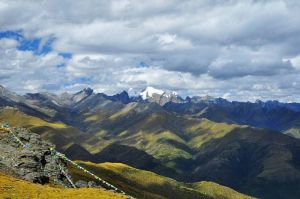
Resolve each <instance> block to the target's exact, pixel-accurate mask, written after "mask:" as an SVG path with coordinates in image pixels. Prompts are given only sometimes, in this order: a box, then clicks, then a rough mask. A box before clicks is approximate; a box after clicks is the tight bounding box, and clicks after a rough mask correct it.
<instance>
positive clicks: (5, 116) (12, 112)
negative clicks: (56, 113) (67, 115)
mask: <svg viewBox="0 0 300 199" xmlns="http://www.w3.org/2000/svg"><path fill="white" fill-rule="evenodd" d="M0 121H1V122H6V123H8V124H9V125H10V126H14V127H31V126H46V127H50V128H55V129H64V128H68V127H67V126H66V125H65V124H63V123H61V122H56V123H49V122H47V121H45V120H42V119H40V118H37V117H32V116H29V115H26V114H24V113H22V112H20V111H18V110H17V109H13V108H4V109H2V110H1V111H0Z"/></svg>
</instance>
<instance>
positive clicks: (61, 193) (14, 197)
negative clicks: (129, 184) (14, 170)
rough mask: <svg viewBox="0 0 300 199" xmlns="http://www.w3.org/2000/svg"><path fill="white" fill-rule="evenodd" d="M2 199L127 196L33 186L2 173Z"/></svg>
mask: <svg viewBox="0 0 300 199" xmlns="http://www.w3.org/2000/svg"><path fill="white" fill-rule="evenodd" d="M0 198H10V199H49V198H53V199H62V198H64V199H77V198H78V199H96V198H99V199H122V198H123V199H125V198H126V196H124V195H121V194H117V193H112V192H109V191H106V190H103V189H95V188H80V189H66V188H58V187H50V186H48V185H44V186H43V185H40V184H33V183H30V182H27V181H23V180H19V179H16V178H12V177H9V176H6V175H3V174H1V173H0Z"/></svg>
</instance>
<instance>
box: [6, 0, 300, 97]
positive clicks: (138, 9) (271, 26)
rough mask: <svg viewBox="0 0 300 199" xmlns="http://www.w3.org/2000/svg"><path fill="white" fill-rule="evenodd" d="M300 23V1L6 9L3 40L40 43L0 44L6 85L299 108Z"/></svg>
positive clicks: (15, 3)
mask: <svg viewBox="0 0 300 199" xmlns="http://www.w3.org/2000/svg"><path fill="white" fill-rule="evenodd" d="M299 13H300V3H299V1H296V0H270V1H256V0H245V1H238V0H225V1H219V0H204V1H192V0H191V1H189V0H188V1H180V0H174V1H165V0H154V1H146V0H145V1H144V0H141V1H134V0H116V1H99V0H87V1H71V0H64V1H59V0H52V1H38V2H37V1H34V0H29V1H26V2H25V1H21V0H9V1H8V0H0V32H1V31H2V32H4V31H13V32H15V31H18V32H19V33H20V34H22V35H23V37H24V38H26V39H39V41H40V42H39V46H38V49H36V52H38V53H35V52H33V51H32V50H28V49H20V48H19V47H18V46H19V45H20V40H18V39H16V38H5V37H4V38H2V39H0V56H1V60H0V71H1V74H0V83H1V84H3V85H5V86H8V87H10V88H12V89H14V90H16V91H18V92H35V91H41V90H42V91H47V90H50V91H52V90H53V91H65V90H71V91H74V90H76V89H81V88H82V87H86V86H91V87H94V88H95V89H96V90H97V91H99V92H108V93H115V92H119V91H121V90H123V89H125V90H126V89H128V88H134V89H137V90H138V89H142V88H143V87H145V86H147V85H152V86H157V87H159V88H162V89H172V90H176V91H177V92H179V93H181V94H183V95H187V94H189V95H204V94H210V95H214V96H216V97H218V96H224V97H226V98H229V99H242V100H255V99H257V98H262V99H280V100H285V101H286V100H292V101H293V100H294V101H299V100H298V99H299V97H300V92H298V90H299V85H300V79H299V77H300V76H299V72H300V64H299V63H300V61H299V60H300V59H299V57H300V50H299V48H298V46H299V45H300V36H299V35H300V20H299V17H300V16H299ZM49 41H51V42H50V44H51V50H49V52H47V53H43V54H42V53H39V52H42V51H43V50H42V49H43V46H44V45H45V44H46V43H47V42H48V45H50V44H49ZM66 52H67V53H70V54H71V55H72V56H71V57H69V58H66V57H63V56H62V54H63V53H66Z"/></svg>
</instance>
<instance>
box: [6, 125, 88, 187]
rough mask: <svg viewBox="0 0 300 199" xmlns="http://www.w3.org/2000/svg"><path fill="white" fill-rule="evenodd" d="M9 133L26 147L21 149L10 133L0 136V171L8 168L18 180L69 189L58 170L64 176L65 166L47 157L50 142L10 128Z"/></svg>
mask: <svg viewBox="0 0 300 199" xmlns="http://www.w3.org/2000/svg"><path fill="white" fill-rule="evenodd" d="M13 133H14V134H15V135H16V136H17V137H18V138H19V139H20V140H21V141H22V142H23V143H24V144H25V145H26V147H25V148H24V147H22V146H21V145H20V144H19V143H18V142H17V141H16V139H15V138H14V136H13V135H12V134H11V133H0V165H3V166H1V167H0V171H2V170H1V168H9V169H10V172H11V173H15V174H16V175H17V176H16V177H18V178H21V179H25V180H28V181H31V182H36V183H41V184H45V183H48V182H49V181H51V182H60V183H59V184H64V185H65V186H68V187H70V183H69V182H68V181H67V180H66V177H65V176H64V174H63V173H62V171H61V169H60V167H62V168H63V170H64V171H65V172H66V173H68V170H67V164H66V162H65V161H63V160H62V159H60V158H58V157H54V156H52V155H51V152H50V148H53V147H54V145H53V144H52V143H49V142H47V141H45V140H42V139H41V137H40V135H38V134H35V133H31V132H29V131H27V130H26V129H23V128H14V129H13ZM59 165H60V167H59ZM87 186H88V185H87V183H86V187H87Z"/></svg>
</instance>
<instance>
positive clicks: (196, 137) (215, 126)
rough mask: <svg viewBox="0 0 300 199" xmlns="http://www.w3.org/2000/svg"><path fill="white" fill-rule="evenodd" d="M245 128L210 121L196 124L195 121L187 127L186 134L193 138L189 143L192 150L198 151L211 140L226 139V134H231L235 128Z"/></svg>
mask: <svg viewBox="0 0 300 199" xmlns="http://www.w3.org/2000/svg"><path fill="white" fill-rule="evenodd" d="M243 127H245V126H241V125H235V124H226V123H216V122H212V121H210V120H208V119H202V120H201V121H200V122H197V123H195V122H194V121H193V122H191V123H190V124H188V125H187V128H186V129H185V130H186V133H187V134H188V135H189V136H190V137H192V138H193V139H191V140H190V142H189V143H188V144H189V145H190V146H191V147H192V148H195V149H198V148H200V147H201V146H202V145H203V144H204V143H206V142H208V141H210V140H211V139H217V138H221V137H224V136H225V135H226V134H228V133H229V132H231V131H232V130H233V129H235V128H243Z"/></svg>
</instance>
